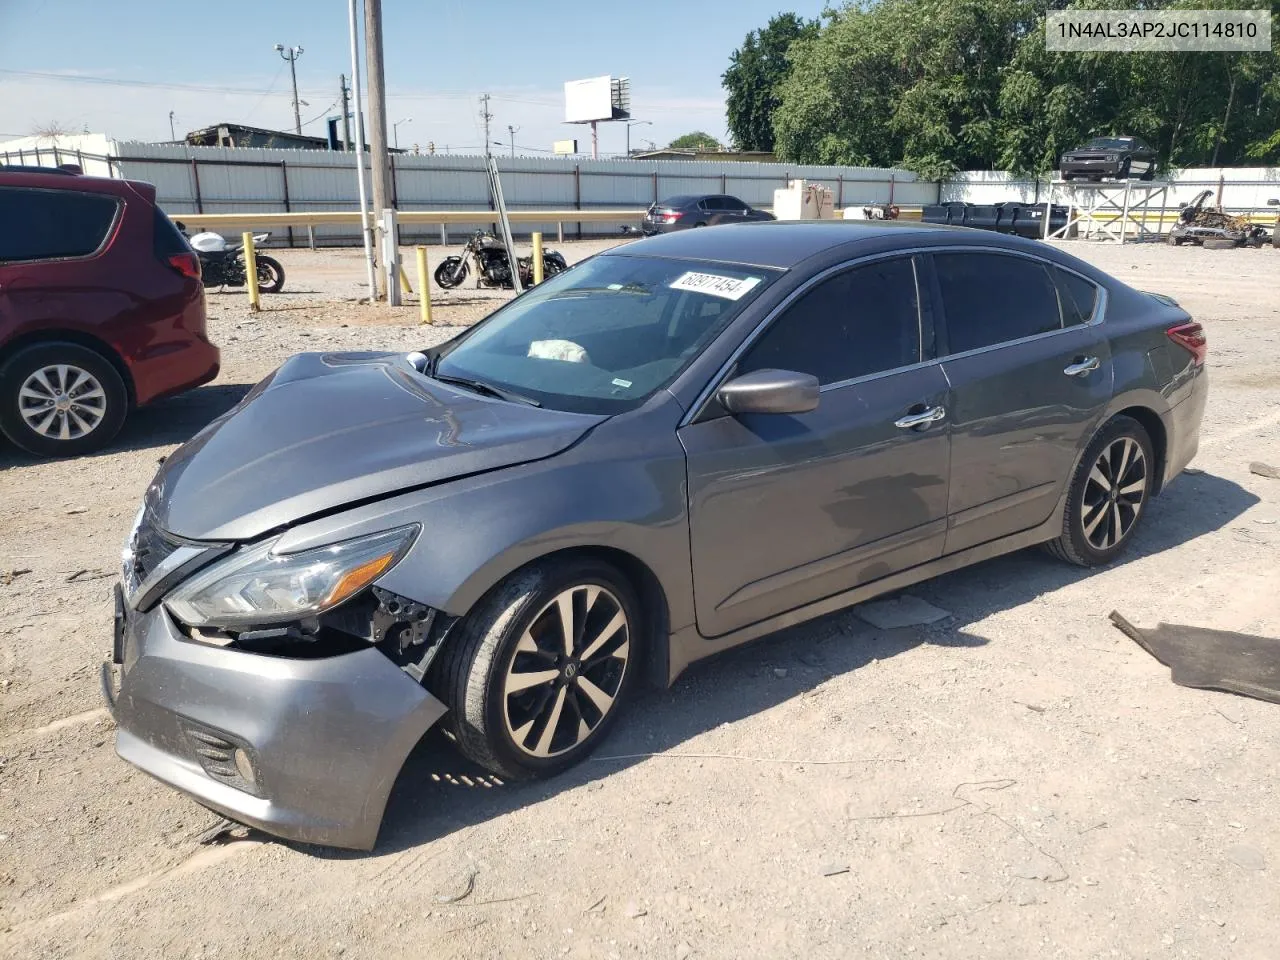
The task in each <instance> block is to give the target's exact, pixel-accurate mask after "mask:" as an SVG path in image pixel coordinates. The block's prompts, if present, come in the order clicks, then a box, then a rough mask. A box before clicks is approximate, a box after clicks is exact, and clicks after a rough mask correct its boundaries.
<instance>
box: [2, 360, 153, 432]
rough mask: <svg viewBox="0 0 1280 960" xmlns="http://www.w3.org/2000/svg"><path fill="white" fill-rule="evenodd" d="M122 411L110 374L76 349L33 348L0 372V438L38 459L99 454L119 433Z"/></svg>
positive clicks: (123, 393) (117, 384) (124, 401)
mask: <svg viewBox="0 0 1280 960" xmlns="http://www.w3.org/2000/svg"><path fill="white" fill-rule="evenodd" d="M128 407H129V394H128V391H127V390H126V389H125V385H124V380H123V379H122V378H121V376H120V374H119V372H118V371H117V370H116V368H115V367H114V366H112V365H111V363H110V361H108V360H107V359H106V358H105V357H103V356H102V355H101V354H100V353H97V352H95V351H93V350H90V349H89V348H88V347H82V346H80V345H79V344H75V343H65V342H53V343H40V344H36V345H34V346H30V347H27V348H26V349H25V350H20V351H18V352H17V353H16V354H14V355H13V356H12V357H10V358H9V360H8V361H6V362H5V364H4V366H3V367H0V432H3V433H4V435H5V436H6V437H8V438H9V439H10V440H11V441H12V442H13V443H14V444H16V445H17V446H19V447H21V448H22V449H23V450H25V451H27V452H28V453H33V454H35V455H36V456H39V457H74V456H79V455H81V454H85V453H91V452H92V451H94V450H99V449H101V448H102V447H104V446H106V445H107V444H108V443H110V442H111V440H112V438H113V437H115V435H116V434H117V433H119V431H120V427H121V426H122V425H123V424H124V419H125V415H126V413H127V412H128Z"/></svg>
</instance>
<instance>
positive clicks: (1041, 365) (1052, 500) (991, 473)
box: [933, 252, 1112, 553]
mask: <svg viewBox="0 0 1280 960" xmlns="http://www.w3.org/2000/svg"><path fill="white" fill-rule="evenodd" d="M933 262H934V267H935V269H936V272H937V280H938V291H939V293H940V295H941V304H942V309H941V311H940V312H941V314H942V317H943V322H942V330H941V333H942V342H943V344H944V345H945V348H944V351H943V352H944V354H945V355H944V357H943V360H942V369H943V371H944V372H945V373H946V375H947V378H948V380H949V381H950V383H951V396H950V399H949V401H948V414H949V420H950V424H951V487H950V497H949V507H948V514H949V521H948V522H949V526H950V529H949V531H948V533H947V546H946V550H947V553H954V552H955V551H957V550H963V549H965V548H967V547H972V546H975V545H977V544H980V543H985V542H987V541H989V540H995V539H997V538H999V537H1003V536H1006V535H1008V534H1012V533H1017V532H1019V531H1022V530H1028V529H1030V528H1031V527H1034V526H1036V525H1037V524H1039V523H1042V522H1044V521H1045V520H1046V519H1048V517H1049V515H1050V513H1052V511H1053V509H1054V507H1055V506H1056V505H1057V503H1058V499H1059V497H1060V496H1061V495H1062V491H1063V489H1064V488H1065V487H1066V485H1067V483H1068V482H1069V481H1070V479H1071V472H1072V469H1073V467H1074V464H1075V460H1076V455H1077V453H1078V452H1079V449H1080V447H1081V446H1082V445H1083V443H1084V442H1085V441H1086V439H1087V437H1088V436H1089V435H1090V434H1091V433H1092V432H1093V430H1094V428H1095V426H1096V425H1097V422H1098V420H1099V418H1100V417H1101V415H1102V412H1103V410H1104V408H1105V407H1106V405H1107V403H1108V401H1109V400H1110V399H1111V390H1112V364H1111V351H1110V346H1109V344H1108V341H1107V338H1106V335H1105V333H1104V331H1103V328H1102V326H1101V324H1100V323H1097V322H1094V314H1095V312H1096V307H1097V300H1098V297H1099V296H1100V293H1099V290H1098V288H1097V287H1096V286H1095V285H1094V284H1093V283H1091V282H1090V281H1088V280H1086V279H1085V278H1084V277H1082V276H1080V275H1079V274H1075V273H1072V272H1070V271H1067V270H1063V269H1062V268H1060V267H1057V266H1056V265H1053V264H1047V263H1044V262H1043V261H1040V260H1036V259H1034V258H1030V257H1020V256H1014V255H1010V254H1004V253H995V252H991V253H986V252H983V253H977V252H957V253H939V254H935V255H934V256H933Z"/></svg>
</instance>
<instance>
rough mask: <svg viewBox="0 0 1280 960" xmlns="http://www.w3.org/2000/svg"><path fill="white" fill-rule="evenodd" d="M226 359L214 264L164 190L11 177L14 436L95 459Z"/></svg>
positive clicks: (11, 171)
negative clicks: (135, 420)
mask: <svg viewBox="0 0 1280 960" xmlns="http://www.w3.org/2000/svg"><path fill="white" fill-rule="evenodd" d="M218 360H219V357H218V348H217V347H215V346H214V345H213V344H212V343H210V342H209V340H208V337H207V336H206V335H205V311H204V286H203V285H202V284H201V282H200V261H199V260H198V259H197V258H196V255H195V254H194V253H193V252H192V250H191V248H190V246H188V244H187V241H186V238H184V237H183V236H182V234H181V233H179V232H178V229H177V228H176V227H175V226H174V225H173V223H172V221H170V220H169V218H168V217H167V216H165V214H164V212H163V211H162V210H161V209H160V208H159V207H158V206H156V190H155V187H153V186H152V185H151V184H149V183H138V182H135V181H131V180H110V179H104V178H98V177H84V176H80V175H78V174H76V173H74V172H72V171H68V170H63V169H33V168H30V167H27V168H21V167H18V168H15V167H3V166H0V432H3V433H4V435H5V436H6V437H8V438H9V440H11V441H12V442H13V443H15V444H17V445H18V446H19V447H21V448H22V449H24V450H26V451H28V452H30V453H34V454H37V455H39V456H55V457H57V456H73V455H76V454H82V453H88V452H89V451H92V450H97V449H99V448H101V447H103V446H105V445H106V444H107V443H109V442H110V441H111V439H112V438H113V437H114V436H115V435H116V433H117V432H118V431H119V429H120V427H121V425H122V424H123V423H124V421H125V417H126V416H127V415H128V413H129V411H130V410H131V409H133V408H134V407H140V406H142V405H143V404H147V403H150V402H151V401H153V400H156V399H158V398H160V397H164V396H168V395H170V394H174V393H178V392H179V391H182V390H187V389H190V388H191V387H196V386H199V385H200V384H202V383H208V382H209V381H210V380H212V379H213V378H214V377H216V376H217V375H218Z"/></svg>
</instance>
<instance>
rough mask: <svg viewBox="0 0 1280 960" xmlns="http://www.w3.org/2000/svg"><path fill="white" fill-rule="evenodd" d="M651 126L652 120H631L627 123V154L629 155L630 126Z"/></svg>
mask: <svg viewBox="0 0 1280 960" xmlns="http://www.w3.org/2000/svg"><path fill="white" fill-rule="evenodd" d="M646 124H647V125H648V126H653V121H652V120H632V121H630V122H629V123H628V124H627V156H628V157H630V156H631V128H632V127H643V126H645V125H646Z"/></svg>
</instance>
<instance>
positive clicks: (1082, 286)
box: [1053, 267, 1098, 327]
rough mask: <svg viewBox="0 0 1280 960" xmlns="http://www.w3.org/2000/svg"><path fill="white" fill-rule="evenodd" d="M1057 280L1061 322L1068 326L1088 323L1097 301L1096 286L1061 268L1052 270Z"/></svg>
mask: <svg viewBox="0 0 1280 960" xmlns="http://www.w3.org/2000/svg"><path fill="white" fill-rule="evenodd" d="M1053 275H1054V279H1056V280H1057V281H1058V298H1059V300H1060V301H1061V302H1062V322H1063V323H1064V324H1065V325H1066V326H1068V327H1074V326H1076V325H1078V324H1081V323H1088V322H1089V320H1090V318H1091V317H1093V310H1094V307H1095V305H1096V304H1097V302H1098V288H1097V287H1095V286H1094V285H1093V284H1092V283H1090V282H1089V281H1088V280H1086V279H1085V278H1084V277H1082V276H1080V275H1078V274H1075V273H1071V272H1070V271H1068V270H1061V269H1058V268H1057V267H1055V268H1054V270H1053Z"/></svg>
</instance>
